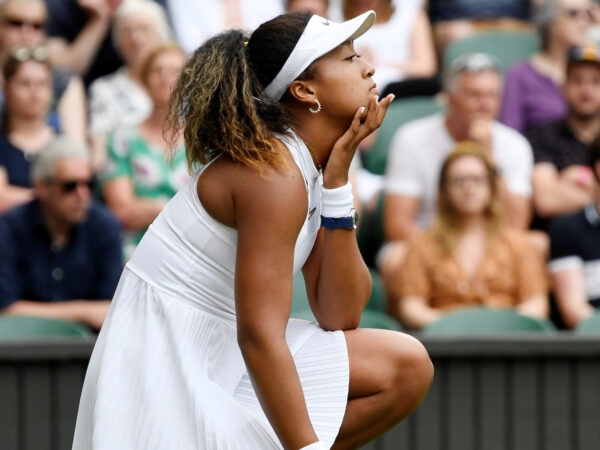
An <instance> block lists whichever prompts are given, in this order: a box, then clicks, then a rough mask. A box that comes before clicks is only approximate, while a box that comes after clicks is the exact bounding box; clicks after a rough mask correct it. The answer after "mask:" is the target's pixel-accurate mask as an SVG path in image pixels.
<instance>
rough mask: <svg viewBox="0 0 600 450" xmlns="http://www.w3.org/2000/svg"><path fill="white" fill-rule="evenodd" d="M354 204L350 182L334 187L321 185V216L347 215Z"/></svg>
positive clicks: (336, 216) (335, 216)
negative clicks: (326, 187)
mask: <svg viewBox="0 0 600 450" xmlns="http://www.w3.org/2000/svg"><path fill="white" fill-rule="evenodd" d="M353 206H354V196H353V195H352V184H350V182H348V183H346V184H345V185H343V186H340V187H339V188H335V189H325V188H324V187H323V186H321V215H322V216H323V217H332V218H338V217H348V216H349V215H350V210H351V209H352V207H353Z"/></svg>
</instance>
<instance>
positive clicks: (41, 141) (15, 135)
mask: <svg viewBox="0 0 600 450" xmlns="http://www.w3.org/2000/svg"><path fill="white" fill-rule="evenodd" d="M7 130H8V131H7V135H8V136H9V138H10V140H11V141H12V143H13V144H14V145H15V146H16V147H18V148H20V149H21V150H23V151H25V152H35V151H38V150H40V149H41V148H42V147H43V146H44V145H45V144H46V143H47V142H48V141H49V140H50V138H51V137H52V136H53V135H54V131H53V130H52V127H50V125H48V124H47V123H46V122H45V121H41V120H36V121H31V120H19V119H14V118H11V119H10V121H9V122H8V124H7Z"/></svg>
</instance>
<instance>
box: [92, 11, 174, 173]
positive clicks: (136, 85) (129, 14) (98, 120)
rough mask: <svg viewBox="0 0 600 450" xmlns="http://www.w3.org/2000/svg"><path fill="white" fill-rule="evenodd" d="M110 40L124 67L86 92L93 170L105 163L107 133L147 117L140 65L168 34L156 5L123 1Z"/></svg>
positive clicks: (147, 102) (148, 104) (148, 107)
mask: <svg viewBox="0 0 600 450" xmlns="http://www.w3.org/2000/svg"><path fill="white" fill-rule="evenodd" d="M112 37H113V41H114V44H115V47H116V48H117V50H118V51H119V53H120V54H121V56H122V57H123V60H124V61H125V64H124V65H123V67H121V68H120V69H119V70H117V71H116V72H114V73H112V74H109V75H105V76H103V77H100V78H98V79H96V80H95V81H94V82H93V83H92V84H91V85H90V90H89V99H90V105H89V115H90V130H89V134H90V142H91V146H92V154H93V163H94V167H95V168H96V169H97V170H99V169H101V168H102V165H103V164H104V162H105V160H106V136H107V135H108V133H110V132H112V131H115V130H116V129H117V128H122V127H131V126H134V125H137V124H138V123H140V122H141V121H142V120H144V119H145V118H146V117H148V114H150V111H151V109H152V101H151V99H150V98H149V97H148V95H147V93H146V89H145V87H144V85H143V82H142V64H143V62H144V60H145V58H146V56H147V55H148V53H149V52H150V51H151V50H152V49H153V48H154V47H156V46H157V45H160V44H162V43H165V42H169V41H170V40H171V39H172V33H171V29H170V27H169V23H168V20H167V16H166V13H165V11H164V9H163V8H162V7H161V6H160V5H159V4H157V3H155V2H153V1H149V0H127V1H126V2H123V3H121V5H120V6H119V7H118V8H117V10H116V12H115V18H114V25H113V30H112Z"/></svg>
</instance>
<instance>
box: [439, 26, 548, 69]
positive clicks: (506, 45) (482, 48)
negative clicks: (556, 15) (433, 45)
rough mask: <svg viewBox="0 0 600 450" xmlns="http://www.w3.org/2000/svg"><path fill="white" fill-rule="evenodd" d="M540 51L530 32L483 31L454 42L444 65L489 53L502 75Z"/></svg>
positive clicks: (538, 44) (450, 46)
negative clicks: (466, 56) (494, 59)
mask: <svg viewBox="0 0 600 450" xmlns="http://www.w3.org/2000/svg"><path fill="white" fill-rule="evenodd" d="M539 49H540V43H539V38H538V36H537V34H536V33H535V32H534V31H529V30H493V31H481V32H478V33H475V34H473V35H471V36H468V37H466V38H464V39H459V40H457V41H454V42H452V43H451V44H450V45H448V47H446V50H445V51H444V54H443V59H442V64H443V66H444V67H448V65H450V64H451V63H452V61H454V60H455V59H456V58H458V57H459V56H460V55H463V54H465V53H487V54H490V55H493V56H494V57H496V59H497V60H498V62H499V64H500V70H501V72H502V73H506V71H507V70H508V68H509V67H510V66H512V65H513V64H515V63H516V62H518V61H521V60H523V59H526V58H528V57H529V56H530V55H532V54H533V53H536V52H537V51H539Z"/></svg>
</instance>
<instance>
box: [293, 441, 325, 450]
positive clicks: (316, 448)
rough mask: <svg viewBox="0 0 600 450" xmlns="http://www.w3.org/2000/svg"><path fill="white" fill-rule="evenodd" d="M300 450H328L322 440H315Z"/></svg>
mask: <svg viewBox="0 0 600 450" xmlns="http://www.w3.org/2000/svg"><path fill="white" fill-rule="evenodd" d="M300 450H327V447H325V445H323V444H322V443H321V441H318V442H314V443H312V444H310V445H307V446H306V447H302V448H301V449H300Z"/></svg>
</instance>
